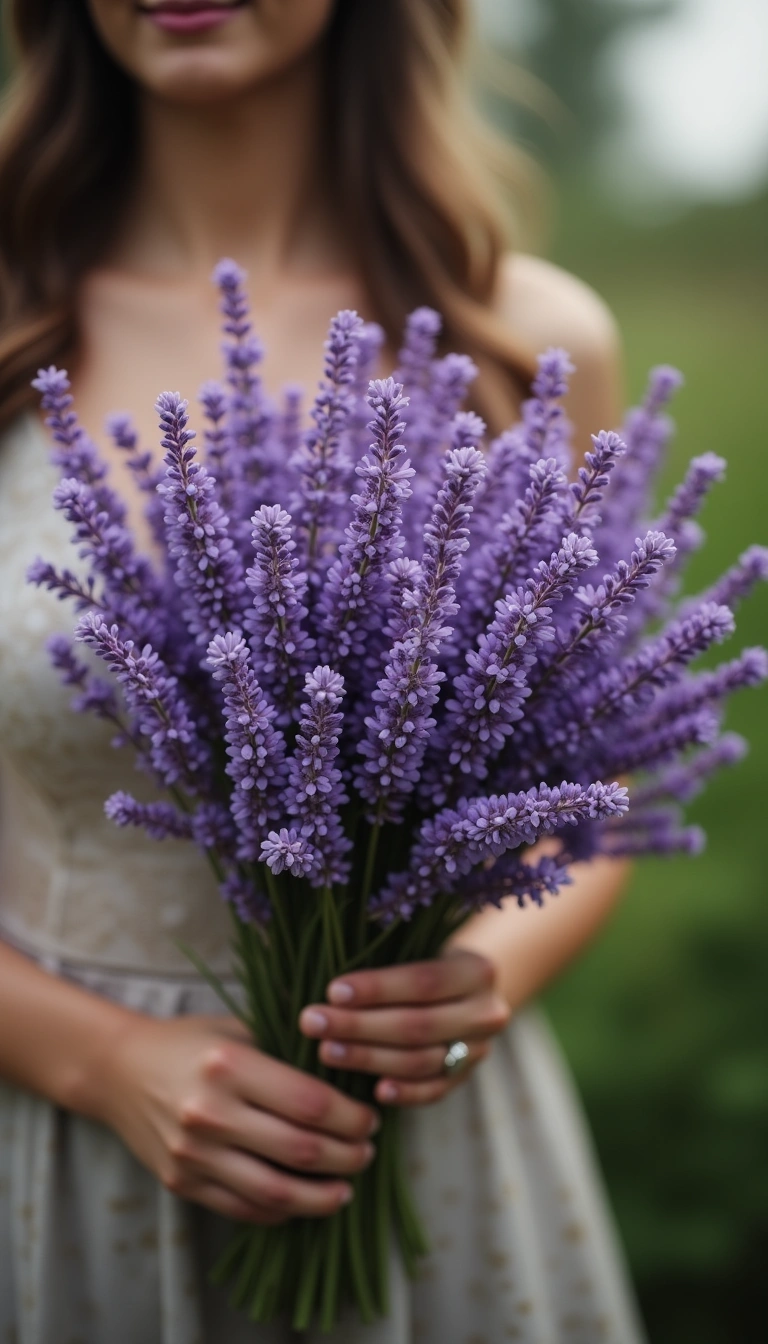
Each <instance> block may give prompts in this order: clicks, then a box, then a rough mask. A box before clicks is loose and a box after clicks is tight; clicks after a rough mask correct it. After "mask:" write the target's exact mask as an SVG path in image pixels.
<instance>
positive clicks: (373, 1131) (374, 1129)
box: [368, 1111, 381, 1134]
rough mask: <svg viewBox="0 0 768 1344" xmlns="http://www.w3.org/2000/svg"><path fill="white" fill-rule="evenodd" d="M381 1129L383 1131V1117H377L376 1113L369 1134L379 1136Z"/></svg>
mask: <svg viewBox="0 0 768 1344" xmlns="http://www.w3.org/2000/svg"><path fill="white" fill-rule="evenodd" d="M380 1129H381V1116H380V1115H377V1114H376V1112H375V1111H374V1113H373V1117H372V1119H371V1123H370V1125H369V1126H368V1133H369V1134H378V1132H379V1130H380Z"/></svg>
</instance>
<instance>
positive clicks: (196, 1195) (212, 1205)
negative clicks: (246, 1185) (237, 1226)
mask: <svg viewBox="0 0 768 1344" xmlns="http://www.w3.org/2000/svg"><path fill="white" fill-rule="evenodd" d="M186 1198H187V1199H194V1200H195V1202H196V1203H198V1204H203V1205H204V1206H205V1207H206V1208H207V1209H212V1210H213V1212H214V1213H219V1214H221V1216H222V1217H223V1218H234V1219H236V1220H237V1221H238V1222H242V1223H260V1224H261V1225H262V1226H265V1227H275V1226H277V1224H278V1223H284V1222H286V1221H287V1220H286V1218H285V1215H284V1214H279V1213H272V1212H271V1211H270V1210H269V1209H264V1208H260V1207H259V1206H258V1205H256V1204H249V1203H248V1201H247V1200H246V1199H243V1198H242V1196H241V1195H236V1194H234V1192H233V1191H232V1190H227V1189H226V1187H225V1186H223V1185H217V1184H216V1182H215V1181H200V1182H199V1183H198V1184H196V1185H194V1186H191V1187H190V1189H189V1191H188V1193H187V1195H186Z"/></svg>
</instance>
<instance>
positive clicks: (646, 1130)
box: [547, 202, 768, 1344]
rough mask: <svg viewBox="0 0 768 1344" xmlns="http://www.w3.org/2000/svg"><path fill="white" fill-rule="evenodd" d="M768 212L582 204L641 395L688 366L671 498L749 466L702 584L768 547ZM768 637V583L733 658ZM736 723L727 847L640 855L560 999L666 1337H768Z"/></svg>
mask: <svg viewBox="0 0 768 1344" xmlns="http://www.w3.org/2000/svg"><path fill="white" fill-rule="evenodd" d="M766 213H768V211H766V208H765V207H764V206H762V205H760V204H758V205H757V206H750V207H747V208H745V209H744V210H743V211H742V212H741V222H740V217H739V212H731V214H730V215H727V214H726V213H723V212H713V214H712V216H711V217H710V218H709V222H708V218H707V215H706V214H705V213H704V214H702V213H701V212H700V213H699V214H698V215H696V216H693V217H691V218H690V219H689V220H688V221H683V222H680V223H676V224H675V225H673V226H671V227H670V228H669V229H668V230H662V231H656V232H655V233H645V232H641V231H634V230H632V229H631V228H629V227H627V226H621V225H618V224H617V225H616V226H615V227H614V229H613V231H611V229H610V228H609V227H608V226H607V225H606V223H605V221H604V220H603V219H602V217H601V218H598V217H597V216H596V215H594V214H593V215H592V221H593V227H592V228H590V227H589V226H588V225H589V218H590V212H589V209H587V208H584V209H583V210H580V208H579V205H578V202H577V203H576V205H575V207H574V210H573V219H574V223H573V228H572V231H571V232H570V233H566V234H565V236H564V237H563V238H562V239H561V242H560V245H559V248H558V251H559V259H560V260H562V262H563V264H565V265H567V266H570V267H571V269H573V270H575V271H576V272H577V273H578V274H580V275H581V276H582V277H583V278H585V279H587V280H589V281H590V282H591V283H593V284H594V285H595V286H596V288H597V289H598V290H599V291H600V292H601V293H602V294H603V295H604V297H605V298H606V299H607V300H608V302H609V303H610V304H611V306H612V307H613V309H614V311H615V313H616V315H617V317H618V319H619V322H620V325H621V328H622V332H623V335H624V339H625V343H626V351H627V366H628V382H629V390H630V393H631V394H632V396H633V397H637V396H638V395H639V393H640V391H641V389H642V386H643V382H644V378H645V374H646V371H647V369H648V367H649V366H650V365H651V364H654V363H660V362H669V363H673V364H676V365H677V366H678V367H680V368H681V369H683V371H684V372H685V375H686V387H685V389H684V390H683V392H682V393H681V394H680V396H679V398H678V402H677V405H676V418H677V422H678V426H679V432H678V436H677V438H676V441H675V444H674V447H673V449H672V452H671V455H670V462H669V466H668V469H667V471H666V472H665V477H664V482H663V488H664V490H666V489H668V488H669V487H670V486H671V485H672V484H674V483H675V482H676V481H677V480H678V479H679V478H680V476H681V475H682V472H683V471H684V468H685V463H686V462H687V460H688V459H689V458H690V457H691V456H693V455H694V454H696V453H701V452H704V451H706V450H714V451H716V452H719V453H721V454H722V455H723V456H724V457H726V458H727V459H728V463H729V469H728V476H727V480H726V482H725V483H724V484H723V485H721V486H719V487H718V488H717V489H716V491H715V492H714V495H713V497H712V498H711V499H710V501H709V503H708V505H707V508H706V511H705V513H704V516H703V520H702V521H703V523H704V526H705V530H706V531H707V534H708V536H707V543H706V545H705V547H704V548H703V550H702V551H701V552H700V553H699V554H698V555H697V556H696V557H695V558H694V560H693V562H692V564H691V567H690V576H689V582H688V583H687V587H688V588H689V590H690V591H696V590H697V589H699V588H701V587H703V586H704V585H705V584H706V583H708V582H709V581H710V580H711V579H712V578H714V577H715V576H716V575H717V573H719V572H720V571H721V570H722V569H724V568H725V567H726V566H727V565H728V564H729V563H731V562H732V560H733V559H734V558H735V557H736V556H737V555H738V554H739V552H740V551H741V550H743V549H744V548H745V547H746V546H747V545H748V544H750V543H751V542H753V541H762V542H763V543H766V542H768V490H767V489H766V484H765V482H766V479H767V478H768V424H767V417H766V412H765V399H764V393H763V386H764V379H765V368H766V362H767V361H766V356H768V323H767V322H766V313H765V307H766V304H765V295H766V294H768V285H767V284H766V280H768V274H766V272H767V271H768V259H766V257H765V249H764V248H763V249H762V253H761V252H759V251H758V250H757V249H756V248H755V246H754V240H755V238H756V237H757V236H758V233H759V231H758V230H757V229H756V225H755V217H756V216H759V217H760V218H761V219H762V220H763V223H765V218H766ZM567 219H568V214H567V212H566V220H567ZM708 228H709V233H708V232H707V230H708ZM686 229H687V230H688V237H687V245H686ZM765 236H766V235H765V232H762V233H761V234H760V237H762V238H764V237H765ZM740 240H742V242H743V246H740V245H739V243H740ZM761 256H762V263H761ZM767 636H768V591H765V590H763V591H761V592H759V593H757V594H756V595H755V596H754V597H753V598H752V599H751V600H750V601H749V602H748V603H747V604H746V605H745V606H744V607H743V608H742V609H741V610H740V612H739V616H738V632H737V636H736V639H735V640H734V641H731V643H730V644H729V645H727V646H726V647H725V650H723V651H720V656H730V655H731V654H732V652H735V650H736V649H737V648H740V647H742V646H743V645H744V644H751V643H759V642H766V637H767ZM728 725H729V727H732V728H735V729H737V730H738V731H740V732H742V733H744V734H745V736H746V737H748V738H749V740H750V743H751V752H750V755H749V757H748V758H747V760H746V761H744V762H742V763H741V764H740V765H739V766H737V767H736V768H735V769H734V770H732V771H729V772H727V773H725V774H723V775H722V776H721V777H719V778H718V779H717V780H716V781H715V782H714V783H713V784H712V785H711V786H710V788H709V790H708V792H707V794H706V795H705V796H704V797H703V798H701V799H700V800H697V802H696V803H695V804H694V805H693V806H692V808H691V818H692V819H693V820H696V821H699V822H700V823H701V824H702V825H703V826H704V827H705V829H706V831H707V833H708V836H709V844H708V849H707V852H706V853H705V855H703V856H702V857H701V858H699V859H687V858H686V859H674V860H667V861H656V860H647V861H644V862H642V863H640V864H639V865H638V867H637V870H636V873H635V877H634V880H633V882H632V885H631V889H630V891H629V892H628V894H627V896H626V898H625V899H624V901H623V903H622V905H621V907H620V909H619V910H618V912H617V914H616V916H615V917H614V918H613V920H612V921H611V923H610V924H609V926H608V928H607V929H606V930H605V932H604V934H603V935H602V937H601V938H600V939H598V940H597V941H596V942H595V944H594V945H593V946H592V947H591V948H590V949H589V950H588V952H587V953H586V955H585V956H584V957H582V958H581V959H580V961H579V962H578V963H577V964H576V965H575V966H574V967H573V968H572V969H571V970H570V971H569V972H568V974H567V975H566V976H564V977H563V978H562V979H561V980H560V981H559V983H558V984H557V985H556V986H555V987H553V989H552V990H551V991H550V993H549V995H548V996H547V1002H548V1007H549V1009H550V1012H551V1015H552V1017H553V1019H554V1023H555V1026H556V1029H557V1031H558V1034H559V1036H560V1039H561V1041H562V1042H563V1045H564V1046H565V1049H566V1052H567V1054H568V1056H569V1058H570V1060H571V1063H572V1066H573V1068H574V1071H575V1073H576V1076H577V1080H578V1082H579V1084H580V1086H581V1089H582V1093H583V1096H584V1100H585V1104H586V1106H587V1110H588V1113H589V1116H590V1120H591V1123H592V1126H593V1130H594V1133H595V1137H596V1141H597V1145H598V1149H599V1152H600V1156H601V1159H602V1162H603V1166H604V1170H605V1172H606V1176H607V1179H608V1184H609V1187H610V1191H611V1195H612V1198H613V1202H614V1206H615V1209H616V1212H617V1215H618V1218H619V1222H620V1225H621V1230H622V1233H623V1236H624V1239H625V1243H626V1245H627V1249H628V1252H629V1256H630V1261H631V1265H632V1269H633V1272H634V1274H635V1277H636V1280H637V1283H638V1286H639V1289H640V1293H641V1299H642V1304H643V1308H644V1310H645V1313H646V1316H647V1318H648V1323H649V1330H650V1334H651V1338H652V1339H653V1341H654V1344H687V1342H688V1341H692V1342H693V1341H696V1344H752V1342H753V1341H754V1344H758V1341H763V1340H764V1339H765V1338H766V1324H765V1322H766V1305H765V1301H764V1299H763V1287H762V1283H763V1269H762V1252H761V1249H760V1248H761V1246H762V1247H764V1245H765V1239H766V1235H767V1234H768V1164H766V1162H765V1155H764V1136H765V1135H768V1066H767V1065H766V1059H765V1045H766V1041H765V1026H766V1023H768V973H766V967H767V966H768V903H767V902H766V892H767V891H768V880H766V874H767V873H768V815H767V813H766V802H765V796H766V783H767V782H768V780H767V771H766V761H768V689H766V688H761V690H759V691H752V692H746V693H743V694H741V695H740V696H739V697H738V698H737V700H736V701H735V702H734V704H733V706H732V709H731V711H730V713H729V718H728ZM562 899H567V894H566V895H564V896H563V898H562Z"/></svg>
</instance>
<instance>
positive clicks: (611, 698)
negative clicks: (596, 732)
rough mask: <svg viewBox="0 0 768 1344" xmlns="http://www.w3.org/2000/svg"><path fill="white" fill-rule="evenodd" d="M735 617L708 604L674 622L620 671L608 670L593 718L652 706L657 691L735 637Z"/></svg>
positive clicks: (596, 689) (599, 684) (597, 689)
mask: <svg viewBox="0 0 768 1344" xmlns="http://www.w3.org/2000/svg"><path fill="white" fill-rule="evenodd" d="M733 629H734V621H733V614H732V612H731V611H730V609H729V608H728V607H718V606H716V605H715V604H714V602H705V603H703V604H702V606H701V607H700V608H699V609H698V611H695V612H692V613H691V615H690V616H685V617H681V618H679V619H676V620H674V621H672V622H671V624H670V625H669V626H668V627H667V629H666V630H664V631H663V633H662V634H661V635H660V636H659V637H658V639H655V640H652V641H651V642H650V643H648V644H646V645H645V646H644V647H643V648H642V649H640V651H639V652H638V653H637V654H635V655H634V656H633V657H631V658H627V659H625V660H624V662H623V663H621V664H620V665H619V666H618V667H608V668H606V670H605V671H604V672H603V673H602V675H601V676H600V677H599V678H598V680H597V682H596V683H595V686H594V689H593V691H592V692H591V695H592V696H593V699H592V705H593V710H592V715H591V716H590V717H591V718H592V719H593V720H594V719H595V718H602V717H604V716H605V715H606V714H609V713H614V712H616V710H617V709H619V708H620V709H621V711H622V712H623V713H627V712H628V711H630V710H634V709H636V708H638V707H639V706H641V705H644V704H646V703H647V702H648V699H649V692H651V691H652V689H653V688H654V687H659V686H666V685H668V684H669V683H670V682H671V681H675V680H677V678H678V677H679V674H680V671H681V669H682V668H684V667H686V666H687V664H688V663H690V662H691V660H692V659H693V658H696V657H697V656H698V655H699V654H700V653H704V652H705V651H706V650H707V649H708V648H710V647H711V646H712V645H713V644H721V643H722V641H723V640H724V639H727V638H728V636H729V635H731V634H733Z"/></svg>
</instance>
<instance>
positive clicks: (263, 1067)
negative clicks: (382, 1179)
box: [93, 1014, 378, 1224]
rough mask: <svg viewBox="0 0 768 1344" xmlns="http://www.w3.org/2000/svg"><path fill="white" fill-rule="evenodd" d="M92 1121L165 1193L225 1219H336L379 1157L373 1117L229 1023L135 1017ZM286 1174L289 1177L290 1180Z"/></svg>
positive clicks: (120, 1040) (105, 1077) (111, 1062)
mask: <svg viewBox="0 0 768 1344" xmlns="http://www.w3.org/2000/svg"><path fill="white" fill-rule="evenodd" d="M98 1093H99V1101H98V1104H97V1105H96V1106H94V1108H93V1110H94V1111H95V1112H96V1113H97V1114H98V1115H99V1118H101V1119H102V1120H103V1121H104V1122H105V1123H106V1124H108V1125H109V1126H110V1127H111V1128H112V1129H114V1130H115V1131H116V1132H117V1133H118V1134H119V1135H120V1137H121V1138H122V1140H123V1142H124V1143H126V1144H127V1146H128V1147H129V1148H130V1149H131V1151H132V1152H133V1153H135V1155H136V1156H137V1157H138V1158H139V1159H140V1161H141V1162H143V1163H144V1165H145V1166H147V1167H149V1169H150V1170H151V1171H153V1172H154V1173H155V1175H156V1176H157V1177H158V1179H159V1180H160V1181H162V1183H163V1185H164V1186H166V1188H167V1189H169V1190H171V1191H172V1192H173V1193H174V1194H176V1195H180V1196H181V1197H182V1198H184V1199H191V1200H194V1201H196V1202H197V1203H200V1204H204V1205H206V1207H207V1208H209V1209H213V1210H214V1211H215V1212H216V1213H220V1214H223V1215H224V1216H225V1217H229V1218H237V1219H243V1220H248V1221H251V1222H255V1223H269V1224H274V1223H281V1222H285V1221H286V1220H287V1219H289V1218H294V1217H310V1218H311V1217H316V1218H321V1217H325V1216H327V1215H329V1214H332V1213H335V1212H336V1210H337V1209H338V1208H340V1207H341V1205H342V1204H345V1203H347V1202H348V1200H349V1199H350V1198H351V1196H352V1187H351V1185H350V1184H349V1182H348V1181H345V1180H343V1179H339V1178H340V1177H343V1176H350V1175H352V1174H353V1173H355V1172H358V1171H361V1170H363V1168H364V1167H366V1166H367V1165H368V1163H369V1162H370V1161H371V1159H372V1158H373V1155H374V1148H373V1145H372V1144H371V1143H370V1136H371V1135H372V1134H373V1133H375V1131H376V1129H377V1128H378V1118H377V1116H376V1113H375V1111H373V1110H372V1109H371V1108H370V1107H368V1106H364V1105H363V1104H361V1103H360V1102H357V1101H353V1100H352V1099H351V1098H349V1097H346V1096H344V1095H343V1094H342V1093H341V1092H339V1091H337V1090H336V1089H335V1088H333V1087H331V1086H330V1085H329V1084H328V1083H324V1082H322V1081H321V1080H320V1079H317V1078H312V1077H311V1076H310V1075H308V1074H306V1073H302V1072H301V1071H300V1070H299V1069H294V1068H291V1067H290V1066H289V1065H287V1064H283V1063H281V1062H280V1061H279V1060H276V1059H273V1058H272V1057H271V1056H270V1055H266V1054H263V1053H262V1052H261V1051H260V1050H258V1049H256V1048H255V1047H254V1046H253V1044H252V1043H251V1040H250V1037H249V1035H248V1032H247V1031H246V1029H245V1028H244V1027H243V1026H242V1025H241V1024H240V1023H239V1022H238V1021H237V1019H236V1018H233V1017H202V1016H197V1017H193V1016H190V1017H180V1018H173V1019H170V1020H165V1019H157V1018H151V1017H145V1016H140V1015H138V1014H137V1015H136V1016H135V1017H134V1015H133V1014H132V1015H131V1020H130V1022H129V1023H128V1024H127V1025H126V1026H125V1028H124V1030H123V1031H121V1032H120V1034H119V1036H118V1037H117V1040H116V1041H115V1042H114V1048H113V1050H112V1051H111V1052H110V1056H109V1059H108V1060H106V1061H104V1070H103V1074H102V1076H101V1078H100V1080H99V1082H98ZM284 1168H289V1169H290V1170H284Z"/></svg>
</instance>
